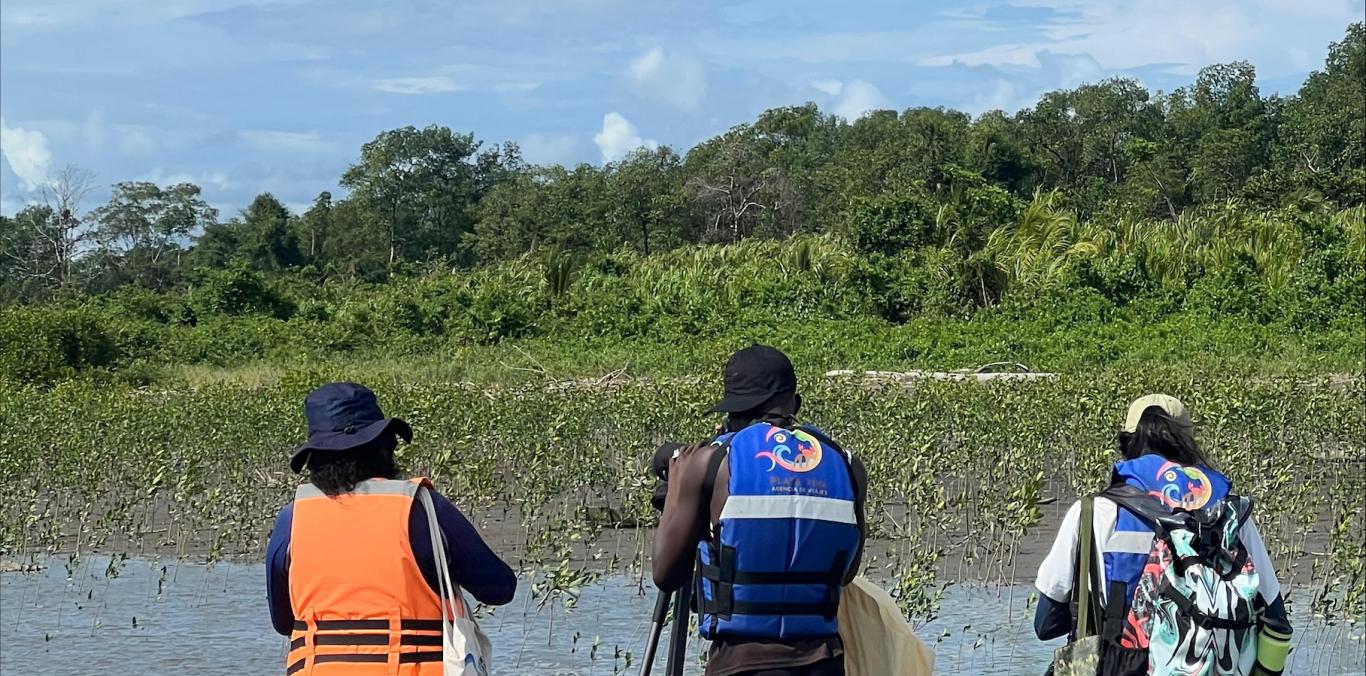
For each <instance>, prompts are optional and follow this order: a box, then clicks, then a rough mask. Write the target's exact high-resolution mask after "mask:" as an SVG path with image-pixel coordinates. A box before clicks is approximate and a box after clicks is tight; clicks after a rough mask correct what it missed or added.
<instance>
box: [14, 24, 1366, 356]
mask: <svg viewBox="0 0 1366 676" xmlns="http://www.w3.org/2000/svg"><path fill="white" fill-rule="evenodd" d="M1363 82H1366V26H1363V24H1360V23H1358V24H1353V25H1352V26H1350V27H1348V30H1347V33H1346V36H1345V37H1344V39H1343V40H1342V41H1341V42H1338V43H1335V44H1333V45H1332V46H1331V47H1330V48H1329V52H1328V58H1327V60H1326V63H1325V64H1324V66H1323V68H1322V69H1321V70H1318V71H1316V72H1314V73H1312V74H1311V75H1310V76H1309V77H1308V78H1307V79H1306V81H1305V82H1304V84H1303V86H1302V87H1301V89H1300V90H1299V92H1297V93H1296V94H1294V95H1292V96H1286V97H1281V96H1264V95H1263V94H1262V93H1261V92H1260V91H1259V89H1258V87H1257V85H1256V84H1255V72H1254V70H1253V68H1252V66H1250V65H1249V64H1247V63H1232V64H1223V65H1216V66H1211V67H1208V68H1205V69H1204V70H1202V71H1201V72H1200V73H1199V75H1198V77H1196V79H1195V81H1194V82H1192V83H1191V84H1189V85H1188V86H1185V87H1182V88H1179V89H1177V90H1176V91H1173V92H1170V93H1154V92H1149V91H1147V90H1146V89H1144V88H1143V87H1142V86H1140V85H1139V84H1138V83H1137V82H1136V81H1134V80H1130V79H1111V80H1106V81H1102V82H1099V83H1095V84H1087V85H1083V86H1080V87H1078V88H1076V89H1070V90H1060V91H1054V92H1050V93H1047V94H1045V95H1043V96H1042V97H1041V98H1040V99H1039V101H1038V103H1037V104H1036V105H1035V106H1034V107H1032V108H1029V109H1026V110H1022V111H1019V112H1017V113H1015V114H1013V115H1012V114H1007V113H1004V112H1001V111H993V112H989V113H986V114H983V115H980V116H976V117H973V116H970V115H967V114H964V113H961V112H957V111H953V110H946V109H943V108H915V109H909V110H905V111H902V112H900V113H898V112H896V111H877V112H873V113H870V114H868V115H866V116H865V117H862V118H860V119H858V120H854V121H846V120H843V119H841V118H838V117H836V116H833V115H829V114H826V113H823V112H822V111H820V110H819V109H818V108H817V107H816V106H815V105H812V104H808V105H805V106H797V107H789V108H779V109H774V110H769V111H767V112H765V113H763V114H762V115H760V116H759V117H758V119H756V120H754V121H753V122H750V123H745V124H741V125H739V126H736V127H734V128H732V129H731V130H729V131H728V132H726V133H724V134H722V135H720V136H717V137H715V138H712V139H709V140H706V141H704V142H702V143H700V144H698V145H697V146H695V147H694V148H692V149H691V150H689V151H687V152H686V154H683V155H680V154H679V153H678V152H676V151H675V150H673V149H671V148H669V147H660V148H657V149H641V150H638V151H636V152H634V153H632V154H631V155H629V156H628V157H626V158H625V159H623V160H621V161H619V162H615V163H610V164H606V165H604V166H600V167H599V166H591V165H586V164H584V165H579V166H576V167H572V168H569V167H561V166H533V165H529V164H527V163H526V162H524V161H523V160H522V158H521V155H520V152H519V150H518V148H517V147H516V145H515V144H511V143H504V144H502V145H486V144H484V143H482V142H481V141H479V140H477V139H475V138H474V137H473V135H470V134H462V133H458V132H455V131H452V130H450V129H447V128H444V127H438V126H430V127H426V128H423V129H417V128H413V127H407V128H403V129H396V130H392V131H386V132H383V133H381V134H379V135H378V136H377V137H376V138H375V139H374V140H372V141H371V142H369V143H367V144H365V145H364V146H363V147H362V148H361V151H360V157H359V159H358V160H357V161H356V162H355V163H354V164H353V165H352V166H351V167H349V168H348V169H347V170H346V171H345V173H343V174H342V176H341V177H340V181H339V183H340V185H341V187H342V188H344V189H345V190H346V197H344V198H340V199H334V198H333V196H332V195H331V194H330V193H326V192H324V193H322V194H320V195H318V196H317V198H316V199H315V200H314V202H313V205H312V206H311V207H310V208H309V209H308V210H307V211H305V212H304V213H302V214H293V213H290V211H289V210H288V209H287V208H286V207H285V206H284V205H283V204H282V203H281V202H280V200H278V199H276V198H275V197H274V196H272V195H270V194H262V195H260V196H258V197H257V198H256V199H255V200H253V201H252V203H251V204H250V205H248V206H247V207H246V208H245V209H243V210H242V211H241V212H240V213H239V214H237V215H235V216H233V217H230V218H227V219H226V220H224V219H223V218H222V215H221V214H218V213H217V212H216V211H215V210H214V209H213V208H211V207H210V206H209V205H208V204H207V203H206V202H205V200H204V199H203V197H202V196H201V194H200V190H199V188H198V187H197V186H194V185H188V184H181V185H172V186H158V185H155V184H151V183H142V182H132V183H118V184H115V185H114V186H113V191H112V196H111V197H110V199H109V201H108V202H107V203H106V204H103V205H99V206H97V207H93V208H89V209H86V208H85V207H86V205H84V204H83V199H84V197H85V196H86V195H87V194H88V193H89V191H90V189H91V187H92V186H91V181H92V179H91V177H90V175H89V174H88V173H86V172H82V171H81V170H79V169H74V168H73V169H68V170H65V171H63V172H62V173H61V174H59V175H58V177H57V179H56V180H55V181H53V183H52V184H51V185H50V186H48V187H46V188H45V189H44V197H45V198H46V199H45V200H44V202H43V203H41V204H34V205H30V206H28V207H26V208H25V209H24V210H22V211H21V212H19V213H18V214H17V215H16V216H15V217H13V218H0V306H3V307H4V309H0V378H5V379H14V380H18V381H23V382H50V381H51V380H53V379H58V378H62V377H65V376H67V375H70V374H71V373H73V372H75V371H80V370H83V369H87V368H90V367H101V368H108V369H110V370H114V371H122V372H125V373H128V372H137V368H135V367H142V368H144V373H145V369H146V368H147V367H148V365H165V364H178V365H193V364H208V365H214V366H228V365H236V364H244V363H251V362H257V361H262V360H269V359H277V360H279V359H294V358H299V357H308V358H324V357H327V358H334V357H336V356H337V355H340V354H354V353H367V352H378V353H383V354H386V355H405V356H413V355H424V354H434V353H438V352H444V353H447V354H449V353H451V351H452V350H457V351H458V350H465V351H468V352H470V354H477V353H479V351H480V350H483V349H486V348H484V347H481V346H489V345H496V344H499V343H503V342H504V341H506V340H507V339H518V340H519V341H522V342H523V343H524V344H525V345H527V346H529V347H528V349H531V350H532V351H533V352H534V351H535V347H534V346H535V345H536V341H538V340H544V341H547V342H555V341H558V343H559V344H561V345H564V344H570V343H573V344H575V345H579V346H581V347H582V349H581V350H578V349H576V350H574V352H575V353H576V355H575V356H573V357H570V356H565V357H564V359H563V361H564V362H565V364H572V365H573V368H568V371H570V372H577V371H580V370H582V371H590V370H591V369H593V368H597V367H604V366H610V365H614V364H618V363H620V360H616V361H614V359H615V358H614V357H610V356H609V357H605V358H603V359H602V360H601V362H599V361H598V360H595V359H593V358H588V357H584V356H583V354H584V353H593V354H601V353H609V354H610V353H612V351H613V350H629V349H630V346H631V345H633V344H636V345H639V344H648V345H652V346H661V345H663V346H669V349H668V350H665V351H660V352H659V354H658V356H657V357H656V360H657V362H658V363H654V364H651V365H649V370H663V371H679V372H687V371H689V370H690V369H691V367H692V366H693V365H695V363H696V362H694V361H692V360H690V358H689V356H688V355H689V354H691V353H692V351H698V352H700V351H703V350H711V349H712V348H713V347H718V346H722V345H730V344H732V343H734V342H736V340H738V337H739V336H740V335H741V334H743V337H745V338H765V339H770V340H776V341H779V342H784V343H785V344H786V345H788V346H789V347H791V348H792V349H793V350H795V351H796V352H797V353H799V354H801V353H806V354H807V356H809V357H810V358H811V359H812V360H813V361H815V362H816V363H819V364H830V365H835V364H839V363H841V362H844V363H850V364H867V365H887V364H890V363H896V364H933V365H936V366H963V365H969V364H972V363H982V362H985V361H994V360H999V359H1010V360H1020V361H1024V360H1028V361H1029V363H1030V365H1031V366H1039V367H1052V368H1077V367H1086V366H1090V365H1101V364H1112V363H1115V362H1133V363H1137V362H1143V361H1145V360H1166V361H1171V360H1179V359H1193V358H1196V357H1198V356H1199V355H1201V354H1206V353H1210V354H1214V355H1215V356H1217V357H1220V358H1228V359H1245V360H1248V361H1252V362H1259V361H1264V360H1266V359H1267V358H1268V357H1274V358H1277V359H1288V360H1290V361H1293V362H1296V363H1306V362H1307V363H1311V364H1315V365H1317V366H1316V367H1318V368H1342V367H1344V365H1346V364H1350V363H1352V362H1353V361H1354V360H1355V361H1356V362H1357V363H1359V351H1360V349H1361V347H1362V346H1361V342H1362V336H1363V329H1362V322H1363V308H1362V304H1363V294H1364V293H1366V272H1363V269H1364V268H1366V263H1364V261H1366V226H1363V215H1364V213H1366V212H1364V211H1363V205H1364V204H1366V169H1364V168H1363V167H1364V166H1366V156H1364V155H1366V100H1363V87H1362V83H1363ZM831 335H833V336H835V338H827V337H824V336H831ZM518 349H519V352H522V353H524V354H528V355H529V353H526V352H525V350H522V348H518ZM545 352H546V351H545V350H542V351H541V352H537V354H544V353H545ZM529 362H531V363H536V366H535V368H536V369H539V370H542V371H544V370H547V369H548V370H555V369H554V368H552V367H545V366H544V365H541V364H540V363H539V362H537V360H536V359H529ZM147 377H152V376H149V375H143V376H138V378H147Z"/></svg>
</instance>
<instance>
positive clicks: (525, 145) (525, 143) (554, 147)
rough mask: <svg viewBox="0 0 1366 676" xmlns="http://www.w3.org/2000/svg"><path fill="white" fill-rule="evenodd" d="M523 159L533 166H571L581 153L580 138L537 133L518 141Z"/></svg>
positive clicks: (569, 135) (571, 135) (570, 135)
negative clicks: (579, 152)
mask: <svg viewBox="0 0 1366 676" xmlns="http://www.w3.org/2000/svg"><path fill="white" fill-rule="evenodd" d="M517 145H518V147H520V148H521V149H522V157H524V158H525V159H526V161H527V162H530V163H532V164H566V165H567V164H569V163H571V162H573V161H574V160H575V159H576V158H577V156H578V151H579V138H578V137H576V136H574V135H573V134H543V133H540V132H535V133H531V134H527V135H526V136H523V137H522V138H521V140H519V141H517Z"/></svg>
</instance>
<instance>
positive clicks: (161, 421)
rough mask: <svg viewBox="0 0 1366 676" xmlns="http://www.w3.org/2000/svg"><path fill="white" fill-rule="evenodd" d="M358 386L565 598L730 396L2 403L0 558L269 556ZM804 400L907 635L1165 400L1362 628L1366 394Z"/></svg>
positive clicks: (1082, 383)
mask: <svg viewBox="0 0 1366 676" xmlns="http://www.w3.org/2000/svg"><path fill="white" fill-rule="evenodd" d="M343 377H344V378H355V377H360V378H362V379H364V380H366V381H367V382H369V383H370V384H372V385H374V386H375V389H376V390H377V392H378V393H379V395H380V397H381V398H382V400H383V401H384V402H385V406H386V409H388V410H389V411H390V412H391V414H394V415H398V416H401V417H403V418H405V419H407V420H409V421H410V422H411V423H412V424H413V426H414V428H415V429H416V430H417V432H418V435H417V439H416V441H415V443H414V444H413V445H411V446H408V447H405V448H404V449H403V451H402V460H403V462H404V464H406V465H407V466H408V467H409V468H410V469H412V470H413V471H415V472H419V473H423V474H430V475H432V476H434V477H435V478H436V480H437V481H438V484H439V485H440V486H441V487H442V489H443V491H445V492H447V493H449V494H450V495H451V496H452V497H453V498H454V499H455V500H456V501H457V502H458V503H459V504H461V505H462V506H463V507H464V508H465V509H466V510H467V511H469V512H470V513H472V514H475V515H477V516H479V518H480V520H481V522H482V524H483V528H484V529H485V530H486V533H488V534H490V537H491V539H492V542H493V543H494V546H495V547H509V548H511V550H512V551H511V552H509V554H508V556H509V558H510V560H513V561H517V562H519V563H520V564H521V567H522V568H523V569H524V570H527V571H529V572H531V573H533V574H535V575H536V579H538V580H540V582H539V583H538V584H539V585H541V587H544V589H545V590H547V591H546V593H547V594H549V595H550V596H556V595H563V594H564V593H565V585H571V586H572V584H571V583H572V581H573V580H592V579H594V578H595V576H596V575H597V574H599V573H603V572H612V571H615V572H629V571H639V570H640V568H639V566H640V564H641V563H642V557H643V556H644V548H645V547H646V546H647V545H648V534H647V533H643V532H640V531H639V530H637V529H639V528H644V527H648V526H649V525H650V524H651V523H653V519H654V518H655V515H654V513H653V511H652V510H651V509H650V507H649V503H648V497H649V494H650V488H651V486H652V484H651V481H652V480H651V479H650V478H649V476H648V471H647V469H646V462H647V457H648V455H649V453H650V451H651V450H652V449H653V448H654V446H655V445H656V444H657V443H659V442H660V441H662V440H664V439H667V438H682V439H688V438H695V437H697V436H699V435H700V434H701V433H703V431H704V429H705V428H706V426H707V421H706V420H704V419H701V418H700V416H699V414H698V412H699V411H700V410H702V409H703V408H705V404H706V403H707V402H708V401H709V400H710V399H711V397H713V396H714V394H715V393H714V391H713V390H714V387H713V386H712V385H711V384H710V383H703V382H696V381H688V380H686V379H676V380H674V381H671V382H640V381H630V380H627V381H614V382H603V383H598V382H591V381H589V382H585V381H575V382H570V383H559V384H558V385H555V384H551V385H547V384H544V383H542V384H523V385H515V386H504V387H488V386H475V385H469V384H459V383H449V382H441V381H435V380H426V379H423V378H421V377H413V376H411V375H408V376H404V377H394V376H384V375H380V374H374V375H373V376H372V375H371V374H366V373H359V374H357V373H354V372H349V371H348V372H333V371H318V370H311V369H306V370H301V371H293V372H289V373H287V374H286V375H285V377H284V378H282V379H281V380H280V381H279V382H278V383H274V384H270V385H264V386H253V385H246V384H242V383H235V382H220V383H214V384H207V385H204V386H202V387H199V388H195V389H186V390H153V391H143V390H128V389H123V388H115V387H109V386H107V385H102V384H98V383H93V382H87V381H72V382H68V383H64V384H61V385H58V386H56V387H54V388H52V389H51V390H47V391H43V390H38V389H32V388H29V389H21V390H7V391H5V392H4V393H3V394H0V419H3V420H5V421H6V424H5V425H3V426H0V477H2V478H0V490H3V492H4V494H5V495H7V496H11V497H10V499H8V500H6V501H5V503H4V505H3V507H2V508H0V525H3V531H2V532H0V549H3V551H5V552H7V553H10V554H17V553H26V552H42V551H79V552H89V551H121V552H134V553H142V554H146V555H152V554H168V553H175V554H181V555H194V556H202V557H208V558H210V559H216V558H223V557H237V556H256V555H259V551H260V548H261V547H262V541H263V539H264V538H265V536H266V534H267V532H268V531H269V524H270V523H271V519H272V518H273V516H274V514H275V512H276V510H277V509H278V508H279V506H280V505H281V504H283V502H284V501H286V500H288V499H289V497H290V495H291V493H292V486H293V484H294V482H295V481H296V479H295V478H294V477H293V476H292V475H289V474H288V470H287V467H286V463H285V459H286V458H287V456H288V453H287V451H288V450H289V449H290V448H291V447H292V445H293V444H295V443H297V440H298V439H301V438H302V436H301V435H302V433H303V430H302V428H301V421H300V420H299V418H300V416H299V415H298V406H299V403H298V402H299V401H300V400H301V398H302V396H303V394H304V393H305V392H306V391H307V390H308V389H309V388H310V387H312V386H313V385H314V384H316V383H318V382H320V381H323V380H325V379H329V378H343ZM805 381H806V385H805V388H806V399H807V405H808V409H809V413H810V417H811V418H812V419H814V420H819V421H821V422H822V424H824V425H825V426H827V427H828V428H830V429H831V430H832V432H833V433H834V434H836V435H838V437H839V438H840V439H841V440H842V441H843V442H844V443H845V444H846V445H847V446H848V447H849V448H851V449H853V450H854V451H855V452H857V453H859V454H860V455H861V457H862V458H863V459H864V462H865V463H866V464H867V466H868V469H869V473H870V479H871V481H870V491H871V498H870V504H872V505H875V507H874V508H873V509H871V510H870V517H871V521H872V524H873V528H874V533H875V536H876V537H877V538H878V540H879V542H880V544H879V545H878V546H877V547H876V548H875V552H876V553H877V555H876V556H873V557H870V559H869V561H868V566H869V572H870V574H873V575H876V576H878V577H882V578H886V579H888V580H889V584H890V586H892V588H894V589H896V590H897V594H898V596H899V599H900V601H901V602H902V603H903V605H904V607H905V609H906V611H907V612H908V614H910V615H911V616H914V617H918V618H921V619H927V618H931V617H933V616H934V614H935V612H936V608H937V600H938V595H939V593H940V592H942V589H943V587H944V585H945V584H952V583H953V581H968V580H980V581H987V582H996V583H1001V584H1011V583H1012V582H1013V581H1016V580H1019V579H1020V578H1022V577H1025V578H1027V577H1028V575H1029V573H1030V571H1028V570H1023V569H1020V568H1019V564H1020V560H1021V558H1022V557H1027V556H1028V552H1027V551H1026V550H1028V549H1029V548H1030V547H1031V546H1034V547H1037V543H1034V544H1033V545H1031V537H1033V538H1034V539H1037V533H1036V531H1038V529H1040V528H1042V527H1046V526H1048V524H1051V523H1052V522H1053V521H1056V519H1055V518H1054V516H1053V515H1054V514H1055V512H1056V511H1057V510H1059V509H1062V508H1065V507H1066V505H1067V504H1068V502H1069V496H1071V495H1074V494H1075V493H1076V492H1077V491H1080V490H1085V489H1090V488H1097V487H1099V486H1100V485H1101V484H1102V482H1103V481H1104V480H1105V478H1106V477H1107V476H1108V474H1107V472H1108V466H1109V463H1110V462H1112V460H1113V457H1114V456H1113V444H1114V432H1115V430H1116V427H1117V416H1118V413H1117V412H1118V411H1120V410H1121V409H1122V407H1123V405H1124V402H1126V401H1128V400H1129V399H1131V398H1132V397H1134V396H1135V395H1137V394H1140V393H1142V392H1145V391H1149V390H1154V389H1162V390H1165V391H1171V392H1174V393H1176V394H1178V395H1180V396H1181V397H1182V398H1183V399H1185V400H1187V401H1188V402H1189V403H1190V404H1191V406H1192V408H1193V410H1194V411H1195V412H1196V414H1197V422H1198V424H1199V425H1200V436H1201V438H1202V440H1203V442H1204V443H1205V444H1206V445H1207V446H1208V448H1209V450H1210V451H1211V452H1212V454H1213V455H1214V457H1215V458H1216V459H1217V462H1218V464H1219V466H1220V467H1221V468H1222V469H1224V470H1225V471H1227V472H1228V474H1229V475H1230V476H1231V477H1232V478H1233V480H1234V482H1235V485H1236V486H1238V488H1239V490H1241V491H1244V492H1246V493H1248V494H1250V495H1253V496H1255V497H1256V500H1257V509H1258V519H1259V523H1260V524H1261V530H1262V532H1263V533H1264V534H1265V537H1266V538H1267V540H1268V543H1269V546H1270V548H1271V551H1272V553H1273V556H1274V557H1275V560H1276V561H1277V564H1278V567H1279V568H1280V569H1281V570H1282V575H1283V577H1284V578H1286V579H1292V578H1293V579H1296V580H1297V581H1298V582H1297V583H1296V584H1295V585H1293V586H1292V587H1291V588H1292V589H1293V591H1292V596H1291V602H1292V604H1312V605H1313V607H1314V608H1315V609H1316V611H1318V612H1320V613H1323V614H1325V615H1328V616H1336V615H1340V614H1344V613H1345V614H1347V615H1352V614H1353V613H1354V610H1353V609H1356V608H1359V607H1360V604H1361V602H1362V599H1363V598H1366V596H1363V595H1364V594H1366V571H1363V570H1362V568H1361V561H1362V560H1363V556H1366V549H1363V541H1362V536H1361V534H1362V532H1363V527H1364V526H1366V524H1363V522H1362V519H1363V515H1362V512H1361V510H1359V509H1349V508H1346V506H1348V505H1357V504H1359V501H1360V496H1361V495H1362V493H1363V491H1366V485H1363V481H1366V478H1363V476H1362V473H1361V471H1360V470H1361V463H1362V462H1363V461H1366V458H1363V455H1362V454H1363V450H1362V449H1363V448H1366V422H1364V421H1363V419H1362V416H1361V401H1362V398H1363V384H1362V382H1361V381H1360V380H1351V381H1346V382H1343V381H1330V380H1327V379H1307V380H1299V379H1294V378H1267V377H1261V376H1247V375H1230V374H1228V373H1223V372H1215V373H1203V374H1202V373H1193V372H1191V371H1189V370H1187V369H1180V368H1169V369H1145V370H1143V371H1124V370H1121V371H1098V372H1093V373H1089V374H1086V375H1077V376H1071V375H1063V376H1060V377H1058V378H1056V379H1045V380H1036V381H1031V382H1027V383H1021V382H994V383H974V382H966V383H954V382H920V383H916V384H915V385H914V386H913V388H912V389H903V388H902V387H900V386H886V387H872V386H868V385H866V384H864V383H861V382H860V381H851V380H848V379H840V378H824V377H819V376H815V375H810V376H807V377H805ZM1054 500H1057V501H1056V502H1055V501H1054ZM1045 510H1047V512H1048V514H1049V516H1047V517H1045ZM1028 565H1032V564H1028V563H1026V564H1025V566H1028ZM538 571H539V572H538ZM566 581H569V582H566ZM541 587H538V588H541ZM547 598H548V601H546V602H551V603H556V602H558V603H564V602H565V598H559V599H558V600H556V599H554V598H550V597H547Z"/></svg>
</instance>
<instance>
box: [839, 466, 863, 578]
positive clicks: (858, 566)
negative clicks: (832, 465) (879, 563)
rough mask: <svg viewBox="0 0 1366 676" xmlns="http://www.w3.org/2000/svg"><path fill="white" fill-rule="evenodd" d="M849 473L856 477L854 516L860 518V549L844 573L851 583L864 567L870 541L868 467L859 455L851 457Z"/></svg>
mask: <svg viewBox="0 0 1366 676" xmlns="http://www.w3.org/2000/svg"><path fill="white" fill-rule="evenodd" d="M849 474H850V475H851V476H852V477H853V479H854V510H855V512H854V516H855V518H857V519H858V533H859V536H858V550H856V551H855V552H854V560H853V561H852V562H850V565H849V572H848V573H846V574H845V575H844V584H849V583H850V582H853V581H854V578H855V577H857V576H858V574H859V571H860V570H862V568H863V548H864V545H866V544H867V543H868V516H867V512H868V469H867V468H865V467H864V466H863V461H862V460H859V459H858V458H857V457H853V456H851V457H850V461H849Z"/></svg>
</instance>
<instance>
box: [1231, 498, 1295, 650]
mask: <svg viewBox="0 0 1366 676" xmlns="http://www.w3.org/2000/svg"><path fill="white" fill-rule="evenodd" d="M1238 539H1239V540H1240V541H1242V543H1243V548H1244V549H1246V550H1247V554H1248V556H1249V557H1251V558H1252V565H1253V567H1254V568H1255V569H1256V570H1257V595H1258V596H1260V597H1261V601H1262V603H1263V604H1264V605H1265V607H1264V608H1263V609H1262V615H1261V619H1262V622H1263V623H1264V624H1266V625H1267V626H1270V627H1272V628H1274V629H1276V630H1278V631H1280V632H1283V633H1287V634H1288V633H1290V632H1291V631H1292V629H1291V627H1290V616H1289V614H1288V613H1286V611H1285V599H1284V598H1282V595H1281V582H1280V580H1279V579H1277V577H1276V564H1274V563H1272V562H1271V554H1269V553H1268V552H1267V551H1266V543H1265V542H1263V541H1262V534H1261V531H1259V530H1257V522H1256V521H1255V520H1253V518H1252V517H1250V516H1249V517H1248V519H1247V523H1245V524H1243V528H1242V530H1241V531H1239V532H1238Z"/></svg>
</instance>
